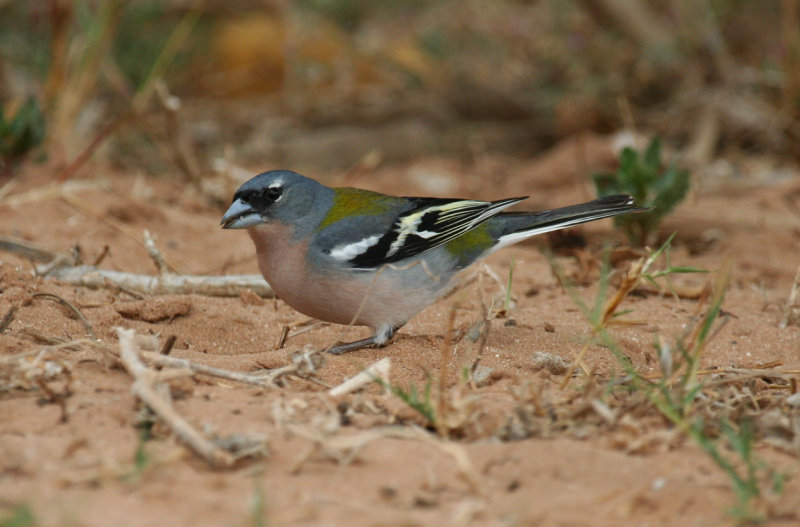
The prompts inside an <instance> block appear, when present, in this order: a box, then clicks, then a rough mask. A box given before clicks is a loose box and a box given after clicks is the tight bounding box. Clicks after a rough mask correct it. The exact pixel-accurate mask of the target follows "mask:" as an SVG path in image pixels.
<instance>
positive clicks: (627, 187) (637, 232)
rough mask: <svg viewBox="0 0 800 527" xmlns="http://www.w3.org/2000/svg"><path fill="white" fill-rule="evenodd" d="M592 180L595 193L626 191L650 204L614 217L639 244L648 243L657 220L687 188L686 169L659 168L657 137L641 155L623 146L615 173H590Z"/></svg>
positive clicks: (602, 194)
mask: <svg viewBox="0 0 800 527" xmlns="http://www.w3.org/2000/svg"><path fill="white" fill-rule="evenodd" d="M593 179H594V185H595V187H596V189H597V194H598V195H599V196H608V195H611V194H630V195H631V196H633V198H634V199H635V200H636V202H637V203H639V204H641V205H643V206H646V207H650V209H649V210H647V211H644V212H640V213H639V214H626V215H623V216H617V217H615V218H614V223H615V225H616V226H617V227H619V228H621V229H622V230H624V231H625V232H626V233H627V234H628V237H629V238H630V240H631V242H632V243H637V244H639V245H646V244H647V243H648V241H649V238H650V237H651V235H652V233H653V232H655V230H656V228H657V227H658V224H659V223H661V220H662V219H663V218H664V217H665V216H666V215H667V214H669V212H670V211H671V210H672V209H673V208H675V206H676V205H677V204H678V203H680V202H681V201H682V200H683V198H684V197H685V196H686V192H687V191H688V190H689V172H688V171H686V170H679V169H677V168H676V167H674V166H669V167H668V168H666V169H662V168H661V139H659V138H656V139H653V141H652V142H651V143H650V145H649V146H648V147H647V150H646V151H645V152H644V155H642V154H640V153H639V152H638V151H637V150H634V149H633V148H629V147H628V148H625V149H624V150H623V151H622V153H621V154H620V158H619V168H618V169H617V171H616V172H614V173H598V174H594V176H593Z"/></svg>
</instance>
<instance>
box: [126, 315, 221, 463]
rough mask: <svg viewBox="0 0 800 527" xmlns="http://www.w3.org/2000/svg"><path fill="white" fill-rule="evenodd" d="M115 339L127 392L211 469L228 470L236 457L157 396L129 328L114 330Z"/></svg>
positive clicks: (155, 381) (155, 375)
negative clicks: (128, 380)
mask: <svg viewBox="0 0 800 527" xmlns="http://www.w3.org/2000/svg"><path fill="white" fill-rule="evenodd" d="M117 335H118V336H119V350H120V360H121V361H122V364H123V365H124V366H125V369H126V370H128V373H130V374H131V376H132V377H133V379H134V380H133V385H132V386H131V391H132V392H133V394H134V395H135V396H136V397H137V398H138V399H140V400H141V401H142V402H143V403H144V404H146V405H147V406H148V407H149V408H150V409H151V410H152V411H153V412H154V413H155V414H156V415H157V416H158V417H159V418H160V419H161V420H162V421H164V422H165V423H166V424H167V426H169V427H170V428H171V429H172V431H173V432H175V435H176V436H178V439H179V440H180V441H182V442H183V443H185V444H186V445H187V446H188V447H189V448H191V449H192V450H193V451H194V452H195V453H196V454H197V455H199V456H200V457H201V458H203V459H204V460H205V461H206V462H208V463H209V464H210V465H212V466H215V467H230V466H231V465H233V463H234V462H235V461H236V457H235V456H233V455H232V454H230V453H229V452H226V451H225V450H223V449H222V448H220V447H219V446H217V445H216V444H214V443H213V442H212V441H210V440H209V439H207V438H206V437H205V436H203V434H201V433H200V432H199V431H198V430H197V429H195V428H194V427H193V426H192V425H191V424H189V422H188V421H187V420H186V419H184V418H183V416H181V415H180V414H178V412H176V411H175V409H174V408H173V407H172V404H171V401H169V400H167V399H165V398H164V397H162V395H160V394H159V392H160V391H161V390H159V388H158V385H159V384H160V382H159V372H157V371H155V370H151V369H149V368H148V367H147V366H145V365H144V363H143V362H142V360H141V358H140V357H139V351H138V349H137V347H136V344H135V343H134V337H135V332H134V331H133V330H130V329H123V328H117Z"/></svg>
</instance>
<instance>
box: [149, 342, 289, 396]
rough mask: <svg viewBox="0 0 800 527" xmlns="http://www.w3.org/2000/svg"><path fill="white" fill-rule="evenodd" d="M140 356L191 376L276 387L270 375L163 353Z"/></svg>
mask: <svg viewBox="0 0 800 527" xmlns="http://www.w3.org/2000/svg"><path fill="white" fill-rule="evenodd" d="M139 355H140V356H141V357H142V358H144V359H146V360H147V361H148V362H150V363H152V364H154V365H156V366H161V367H167V368H178V369H180V370H183V371H188V372H190V373H191V374H201V375H208V376H210V377H219V378H220V379H227V380H229V381H235V382H240V383H243V384H251V385H253V386H261V387H264V388H268V387H271V386H274V384H273V382H272V381H271V377H270V375H254V374H250V373H240V372H236V371H230V370H222V369H219V368H212V367H211V366H206V365H204V364H198V363H196V362H192V361H190V360H189V359H181V358H177V357H170V356H168V355H162V354H161V353H156V352H152V351H141V352H139Z"/></svg>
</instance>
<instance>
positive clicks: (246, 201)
mask: <svg viewBox="0 0 800 527" xmlns="http://www.w3.org/2000/svg"><path fill="white" fill-rule="evenodd" d="M524 199H526V198H509V199H503V200H500V201H491V202H488V201H475V200H469V199H442V198H413V197H395V196H388V195H385V194H379V193H377V192H370V191H368V190H361V189H356V188H329V187H326V186H324V185H322V184H320V183H317V182H316V181H314V180H312V179H309V178H306V177H303V176H301V175H300V174H296V173H295V172H290V171H288V170H273V171H270V172H264V173H263V174H259V175H257V176H256V177H254V178H253V179H251V180H249V181H247V182H246V183H244V184H243V185H242V186H241V187H240V188H239V190H237V191H236V194H235V195H234V197H233V203H232V204H231V206H230V208H228V210H227V212H226V213H225V215H224V216H223V217H222V227H223V228H225V229H247V231H248V233H249V234H250V237H251V238H252V240H253V243H254V244H255V247H256V253H257V255H258V268H259V270H260V271H261V274H262V275H264V278H265V279H266V280H267V282H269V284H270V285H271V286H272V288H273V289H274V290H275V292H276V294H277V295H278V296H279V297H280V298H281V299H283V300H284V301H285V302H286V303H287V304H289V305H290V306H292V307H293V308H294V309H296V310H297V311H299V312H301V313H304V314H306V315H309V316H311V317H314V318H318V319H320V320H325V321H328V322H334V323H337V324H356V325H362V326H369V327H370V328H372V329H373V330H374V332H375V333H374V335H373V336H372V337H370V338H367V339H363V340H359V341H356V342H351V343H346V344H338V345H335V346H333V347H330V348H329V349H328V350H327V351H328V352H330V353H334V354H340V353H344V352H347V351H351V350H354V349H358V348H362V347H373V346H374V347H379V346H383V345H385V344H386V343H387V342H388V341H389V339H391V338H392V336H393V335H394V333H395V332H396V331H397V330H398V329H399V328H400V327H401V326H403V324H405V323H406V322H408V320H410V319H411V318H412V317H413V316H414V315H416V314H417V313H418V312H420V311H421V310H422V309H423V308H425V307H426V306H428V305H429V304H431V303H432V302H434V301H435V300H436V299H437V298H439V297H440V296H442V295H443V294H445V293H446V292H448V291H449V290H450V289H452V288H453V287H454V286H455V285H456V284H457V278H458V275H459V274H460V272H461V271H462V270H464V269H466V268H467V267H469V266H470V265H472V264H473V263H475V262H476V261H478V260H479V259H481V258H484V257H485V256H486V255H488V254H490V253H492V252H494V251H496V250H498V249H500V248H503V247H506V246H508V245H511V244H513V243H517V242H519V241H521V240H524V239H526V238H529V237H530V236H534V235H536V234H541V233H543V232H549V231H554V230H558V229H563V228H565V227H570V226H572V225H578V224H580V223H585V222H588V221H594V220H599V219H601V218H607V217H610V216H616V215H618V214H625V213H628V212H636V211H640V210H643V209H642V208H640V207H637V206H636V205H634V203H633V199H632V198H631V197H630V196H625V195H618V196H608V197H604V198H600V199H596V200H594V201H590V202H588V203H583V204H580V205H572V206H570V207H564V208H560V209H553V210H545V211H541V212H502V211H503V210H504V209H506V208H507V207H510V206H511V205H514V204H515V203H518V202H520V201H522V200H524Z"/></svg>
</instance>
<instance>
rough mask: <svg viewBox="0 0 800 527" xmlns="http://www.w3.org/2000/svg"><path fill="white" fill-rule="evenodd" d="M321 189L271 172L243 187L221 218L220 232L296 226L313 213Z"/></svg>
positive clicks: (298, 177) (290, 175) (296, 176)
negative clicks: (275, 223)
mask: <svg viewBox="0 0 800 527" xmlns="http://www.w3.org/2000/svg"><path fill="white" fill-rule="evenodd" d="M324 188H325V187H323V186H322V185H320V184H319V183H317V182H316V181H314V180H312V179H308V178H306V177H303V176H301V175H300V174H297V173H295V172H291V171H289V170H272V171H269V172H264V173H262V174H259V175H257V176H256V177H254V178H253V179H251V180H249V181H247V182H246V183H244V184H243V185H242V186H241V187H239V190H237V191H236V193H235V194H234V195H233V203H231V206H230V207H228V210H227V211H226V212H225V215H224V216H222V221H221V223H220V224H221V225H222V228H223V229H245V228H247V227H254V226H256V225H260V224H265V223H269V222H271V221H273V220H278V221H281V222H284V223H295V222H298V221H300V220H301V219H302V218H304V217H307V216H309V215H310V214H311V213H312V212H313V204H314V199H315V196H316V194H317V193H318V192H319V189H324Z"/></svg>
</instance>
